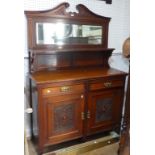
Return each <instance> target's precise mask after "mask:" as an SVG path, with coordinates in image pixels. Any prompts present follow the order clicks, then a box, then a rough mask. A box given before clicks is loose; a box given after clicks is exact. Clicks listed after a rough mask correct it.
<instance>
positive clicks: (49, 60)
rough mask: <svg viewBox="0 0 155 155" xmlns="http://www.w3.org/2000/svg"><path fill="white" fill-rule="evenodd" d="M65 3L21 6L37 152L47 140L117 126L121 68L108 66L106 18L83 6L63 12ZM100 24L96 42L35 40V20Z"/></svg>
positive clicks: (51, 141)
mask: <svg viewBox="0 0 155 155" xmlns="http://www.w3.org/2000/svg"><path fill="white" fill-rule="evenodd" d="M68 7H69V4H68V3H62V4H60V5H59V6H58V7H55V8H54V9H52V10H46V11H26V12H25V14H26V16H27V19H28V37H29V38H28V39H29V41H28V44H29V51H30V56H29V61H30V76H29V77H30V80H32V83H33V86H32V87H33V88H32V91H31V93H32V96H35V94H36V95H37V100H38V101H37V103H36V102H34V101H35V100H33V104H32V105H33V109H34V111H36V113H33V120H36V122H37V128H38V135H37V136H38V151H39V153H42V152H43V150H44V149H45V148H47V147H49V146H50V145H52V146H54V145H55V144H61V143H62V142H67V141H70V140H75V139H79V138H82V139H85V140H86V139H87V138H88V137H89V136H93V135H94V134H97V133H103V132H104V133H105V132H107V131H111V130H117V131H118V132H119V129H120V120H121V111H122V102H123V93H124V83H125V78H126V75H127V74H126V73H124V72H122V71H119V70H116V69H112V68H110V66H109V63H108V59H109V57H110V56H111V54H112V52H113V50H114V49H113V48H108V46H107V45H108V27H109V21H110V18H107V17H102V16H99V15H96V14H94V13H93V12H91V11H90V10H89V9H88V8H86V7H85V6H84V5H82V4H79V5H77V7H76V8H77V10H78V13H75V12H66V9H67V8H68ZM45 21H46V22H57V21H63V22H66V23H75V24H90V25H100V26H102V28H103V34H102V35H103V36H104V39H103V41H102V44H101V45H86V44H82V45H81V44H72V45H64V46H62V48H61V49H60V48H59V46H57V45H54V44H52V45H38V44H36V38H35V37H36V34H35V33H36V30H35V24H36V22H45Z"/></svg>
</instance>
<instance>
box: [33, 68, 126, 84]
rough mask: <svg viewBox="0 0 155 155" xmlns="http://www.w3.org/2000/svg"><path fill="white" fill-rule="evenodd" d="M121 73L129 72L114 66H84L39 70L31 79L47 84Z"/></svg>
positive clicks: (37, 82)
mask: <svg viewBox="0 0 155 155" xmlns="http://www.w3.org/2000/svg"><path fill="white" fill-rule="evenodd" d="M120 75H122V76H125V75H127V73H125V72H122V71H119V70H117V69H113V68H106V69H103V68H87V69H86V68H85V69H84V68H83V69H74V70H56V71H52V72H51V71H38V72H34V73H32V74H31V79H33V80H34V82H35V83H36V84H45V83H51V82H66V81H75V80H85V79H93V78H104V77H108V76H120Z"/></svg>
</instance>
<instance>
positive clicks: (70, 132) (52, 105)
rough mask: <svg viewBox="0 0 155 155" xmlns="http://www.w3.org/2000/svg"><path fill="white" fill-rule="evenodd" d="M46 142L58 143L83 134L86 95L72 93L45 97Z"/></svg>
mask: <svg viewBox="0 0 155 155" xmlns="http://www.w3.org/2000/svg"><path fill="white" fill-rule="evenodd" d="M43 104H44V125H45V131H44V134H45V141H46V144H56V143H59V142H63V141H66V140H70V139H75V138H78V137H82V135H83V112H84V96H83V95H81V94H71V95H62V96H54V97H51V98H49V97H48V98H44V100H43Z"/></svg>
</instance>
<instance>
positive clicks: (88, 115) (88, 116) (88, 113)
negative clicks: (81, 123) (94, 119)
mask: <svg viewBox="0 0 155 155" xmlns="http://www.w3.org/2000/svg"><path fill="white" fill-rule="evenodd" d="M87 118H88V119H89V118H90V111H89V110H88V112H87Z"/></svg>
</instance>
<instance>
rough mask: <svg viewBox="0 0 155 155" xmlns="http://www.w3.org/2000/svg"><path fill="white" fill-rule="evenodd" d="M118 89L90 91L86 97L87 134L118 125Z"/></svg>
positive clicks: (119, 117) (119, 112)
mask: <svg viewBox="0 0 155 155" xmlns="http://www.w3.org/2000/svg"><path fill="white" fill-rule="evenodd" d="M121 92H122V91H121V89H120V90H119V89H118V90H115V89H113V90H105V91H96V92H91V93H90V94H89V97H88V112H87V118H88V129H87V130H88V131H87V132H88V134H91V133H96V132H100V131H104V130H111V129H113V128H115V127H118V126H120V122H121V105H122V95H121Z"/></svg>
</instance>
